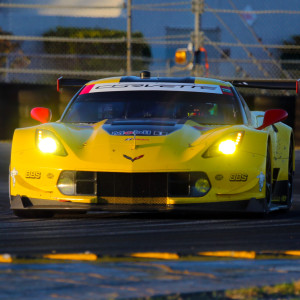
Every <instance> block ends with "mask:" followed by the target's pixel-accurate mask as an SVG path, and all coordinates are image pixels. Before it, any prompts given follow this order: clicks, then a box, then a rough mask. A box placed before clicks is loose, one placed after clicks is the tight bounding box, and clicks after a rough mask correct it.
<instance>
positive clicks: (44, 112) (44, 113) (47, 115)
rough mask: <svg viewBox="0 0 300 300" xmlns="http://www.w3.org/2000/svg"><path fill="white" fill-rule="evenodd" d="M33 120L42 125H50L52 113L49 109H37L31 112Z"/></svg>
mask: <svg viewBox="0 0 300 300" xmlns="http://www.w3.org/2000/svg"><path fill="white" fill-rule="evenodd" d="M30 115H31V118H32V119H34V120H37V121H39V122H41V123H48V122H49V121H50V120H51V117H52V113H51V110H50V109H49V108H45V107H35V108H33V109H32V110H31V112H30Z"/></svg>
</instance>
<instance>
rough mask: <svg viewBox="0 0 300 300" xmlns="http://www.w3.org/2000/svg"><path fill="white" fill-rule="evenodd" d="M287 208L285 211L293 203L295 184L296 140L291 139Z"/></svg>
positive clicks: (287, 209)
mask: <svg viewBox="0 0 300 300" xmlns="http://www.w3.org/2000/svg"><path fill="white" fill-rule="evenodd" d="M287 185H288V186H287V195H286V197H287V199H286V204H287V208H286V209H285V211H289V209H290V208H291V206H292V204H293V186H294V141H293V139H291V141H290V148H289V162H288V183H287Z"/></svg>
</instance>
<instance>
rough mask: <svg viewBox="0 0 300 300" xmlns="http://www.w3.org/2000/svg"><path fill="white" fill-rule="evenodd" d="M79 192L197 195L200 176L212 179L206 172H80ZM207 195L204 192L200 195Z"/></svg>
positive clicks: (77, 178) (110, 194) (83, 193)
mask: <svg viewBox="0 0 300 300" xmlns="http://www.w3.org/2000/svg"><path fill="white" fill-rule="evenodd" d="M75 178H76V194H77V195H97V196H98V197H100V198H101V197H104V198H105V197H117V198H120V197H130V198H135V197H136V198H156V197H163V198H165V197H194V196H195V194H194V192H193V190H194V189H193V188H192V187H194V186H195V183H196V181H197V180H198V179H199V178H205V179H207V180H208V178H207V175H206V174H205V173H204V172H170V173H119V172H85V171H78V172H76V177H75ZM196 196H198V197H199V196H203V195H196Z"/></svg>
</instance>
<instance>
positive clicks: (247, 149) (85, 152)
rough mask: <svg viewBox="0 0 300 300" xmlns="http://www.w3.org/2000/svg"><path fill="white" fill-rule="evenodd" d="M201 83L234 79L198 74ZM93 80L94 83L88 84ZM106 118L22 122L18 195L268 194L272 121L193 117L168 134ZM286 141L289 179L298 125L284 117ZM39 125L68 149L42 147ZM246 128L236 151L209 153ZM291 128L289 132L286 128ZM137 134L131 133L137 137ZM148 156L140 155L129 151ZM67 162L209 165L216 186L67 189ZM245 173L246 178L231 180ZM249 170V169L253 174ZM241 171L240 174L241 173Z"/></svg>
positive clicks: (277, 150)
mask: <svg viewBox="0 0 300 300" xmlns="http://www.w3.org/2000/svg"><path fill="white" fill-rule="evenodd" d="M119 80H120V78H112V79H106V80H99V81H93V82H91V83H89V84H95V83H97V84H101V83H112V82H113V83H117V82H119ZM195 83H205V84H219V85H223V86H230V84H229V83H225V82H221V81H217V80H208V79H202V80H200V79H196V81H195ZM87 85H88V84H87ZM105 121H106V120H104V121H101V122H99V123H96V124H85V125H84V124H77V125H74V124H73V125H72V124H63V123H60V122H56V123H47V124H42V125H38V126H35V127H30V128H24V129H17V130H15V133H14V137H13V143H12V152H11V164H10V194H11V196H18V195H19V196H21V197H22V196H26V197H28V198H34V199H44V200H52V201H54V202H56V201H61V202H63V201H71V202H76V203H94V204H101V203H111V204H147V203H151V204H171V205H172V204H179V205H181V204H196V203H213V202H226V201H239V200H249V199H252V198H255V199H262V198H264V195H265V185H263V187H260V184H259V175H260V174H265V168H266V162H265V161H266V151H267V143H268V129H265V130H261V131H258V130H256V129H254V126H251V125H250V126H246V125H234V126H218V127H217V126H202V127H201V128H200V129H198V128H197V126H199V124H198V123H195V122H193V121H191V120H190V121H187V122H186V123H185V124H184V125H183V126H182V127H181V129H179V130H177V131H174V132H172V133H171V134H169V135H167V136H146V137H145V136H136V137H135V138H133V136H113V135H110V134H109V133H108V132H106V131H105V130H104V129H103V124H104V123H105ZM277 126H278V127H280V129H282V130H281V132H283V133H282V134H281V136H280V138H281V139H282V141H280V142H278V141H277V142H276V139H279V137H278V136H276V137H274V139H273V140H272V152H273V153H274V155H273V157H272V168H279V169H280V172H279V175H278V180H287V176H288V170H287V161H288V157H289V156H288V155H289V150H288V141H289V139H290V135H291V133H290V130H289V128H287V126H286V125H283V124H278V125H277ZM37 129H45V130H49V131H51V132H52V133H54V135H55V136H56V137H57V139H58V140H59V141H60V143H61V144H62V145H63V147H64V148H65V150H66V152H67V155H66V156H59V155H54V154H48V153H42V152H41V151H40V150H39V149H38V148H37V145H36V131H37ZM238 131H243V132H244V136H243V139H242V142H241V144H240V145H239V147H238V149H237V151H236V152H235V153H234V154H232V155H220V156H217V157H210V158H204V157H203V154H204V153H205V152H206V151H207V149H208V148H209V147H210V146H211V145H213V144H214V143H216V142H217V141H219V140H221V139H222V138H223V137H225V136H227V135H229V134H230V133H233V132H238ZM282 135H283V136H282ZM130 138H131V139H130ZM124 155H125V156H128V157H130V158H136V157H141V158H140V159H137V160H135V161H131V160H129V159H126V158H125V157H124ZM63 170H75V171H92V172H124V173H151V172H194V171H201V172H205V173H206V174H207V176H208V178H209V181H210V184H211V189H210V191H209V192H208V193H207V194H206V195H205V196H203V197H188V198H187V197H185V198H182V197H166V198H134V199H133V198H128V197H121V198H114V197H107V198H105V199H103V198H101V199H98V198H97V197H96V196H67V195H63V194H62V193H61V192H60V191H59V189H58V188H57V181H58V178H59V176H60V173H61V171H63ZM241 175H243V176H244V178H246V180H231V179H232V178H234V177H235V176H237V177H239V176H241ZM245 176H246V177H245ZM239 178H240V177H239Z"/></svg>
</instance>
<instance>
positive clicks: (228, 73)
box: [0, 0, 300, 84]
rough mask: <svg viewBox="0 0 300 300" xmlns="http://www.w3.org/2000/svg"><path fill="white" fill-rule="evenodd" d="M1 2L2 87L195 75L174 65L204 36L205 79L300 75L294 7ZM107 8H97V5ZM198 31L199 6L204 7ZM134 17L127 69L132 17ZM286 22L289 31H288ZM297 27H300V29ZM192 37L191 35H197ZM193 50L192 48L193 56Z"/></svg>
mask: <svg viewBox="0 0 300 300" xmlns="http://www.w3.org/2000/svg"><path fill="white" fill-rule="evenodd" d="M45 2H47V4H39V1H34V0H33V1H32V4H26V3H25V1H24V2H23V3H21V0H19V1H17V0H15V1H12V0H9V1H8V0H7V1H0V28H1V31H0V81H2V82H10V83H14V82H17V83H39V84H41V83H43V84H45V83H46V84H53V82H54V81H55V80H56V78H57V77H58V76H61V75H63V76H68V77H81V78H87V79H93V78H102V77H110V76H123V75H129V73H130V74H133V75H136V74H138V73H139V72H140V71H141V70H143V69H148V70H150V71H151V72H152V74H154V75H156V76H188V75H193V74H195V69H194V66H193V65H192V64H188V65H184V66H178V65H176V64H175V62H174V54H175V51H176V49H177V48H188V47H191V46H192V44H191V43H192V42H194V40H193V36H195V34H199V36H200V45H201V50H202V51H201V62H200V73H199V74H198V75H203V76H210V77H216V78H220V79H243V78H255V79H262V78H267V79H281V78H282V79H291V80H292V79H295V78H299V77H300V31H299V28H300V27H299V17H300V10H294V9H293V8H294V7H297V6H296V5H295V3H296V2H297V1H294V0H291V1H290V2H287V1H285V2H283V1H280V0H274V1H272V5H273V8H272V9H270V8H269V6H268V3H264V4H262V3H263V2H268V1H261V0H253V1H252V2H251V6H250V5H244V6H243V3H241V2H243V1H237V0H235V1H233V0H226V1H222V4H221V5H220V1H216V0H215V1H203V0H191V1H175V0H173V1H171V0H170V1H168V0H163V3H162V2H160V1H157V0H152V1H145V0H132V1H130V2H132V3H131V10H130V11H131V14H130V15H129V14H128V4H129V2H128V1H127V3H126V2H123V1H122V0H115V1H114V0H111V1H88V0H87V1H86V3H85V6H84V7H83V6H80V5H73V6H72V5H65V4H63V3H64V2H63V1H51V0H48V1H45ZM97 2H98V3H107V4H106V5H104V4H103V5H102V4H101V5H95V3H97ZM201 4H203V6H200V7H199V12H200V26H199V28H195V22H194V20H195V15H196V13H195V8H194V6H195V5H201ZM129 16H130V18H132V35H131V38H130V42H131V43H130V45H131V48H130V49H131V55H130V62H131V70H130V72H129V71H128V63H129V61H128V56H127V54H128V43H127V42H128V35H127V28H128V18H129ZM287 24H289V26H286V25H287ZM297 24H298V26H297ZM193 32H195V33H194V34H192V33H193ZM194 50H195V49H192V51H194Z"/></svg>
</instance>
